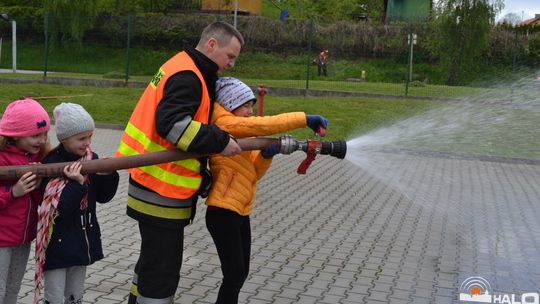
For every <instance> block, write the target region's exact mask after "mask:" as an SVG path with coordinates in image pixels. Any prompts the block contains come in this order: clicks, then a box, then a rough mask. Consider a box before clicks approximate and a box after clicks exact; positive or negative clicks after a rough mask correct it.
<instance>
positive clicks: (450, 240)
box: [18, 128, 540, 304]
mask: <svg viewBox="0 0 540 304" xmlns="http://www.w3.org/2000/svg"><path fill="white" fill-rule="evenodd" d="M120 134H121V132H119V131H114V130H108V129H100V128H98V129H96V132H95V135H94V143H93V147H94V149H95V150H96V151H97V152H98V153H99V154H100V155H101V156H111V155H113V153H114V150H115V149H116V147H117V143H118V141H119V138H120ZM351 151H352V150H351ZM351 153H354V152H351ZM370 157H372V158H373V160H374V161H373V162H371V164H370V165H366V166H362V167H356V166H354V165H352V164H351V163H350V161H349V160H343V161H340V160H336V159H333V158H331V157H324V156H321V157H318V158H317V159H316V160H315V162H314V163H313V165H312V167H310V171H309V172H308V174H307V175H305V176H299V175H297V174H296V173H295V170H294V169H295V168H296V167H297V165H298V163H299V162H300V161H301V160H302V159H303V155H302V153H301V152H297V153H293V154H292V155H288V156H284V155H279V156H276V158H275V160H274V161H273V165H272V167H271V168H270V170H269V171H268V172H267V174H266V175H265V177H264V178H263V179H262V180H261V181H260V182H259V191H258V194H257V200H258V201H257V202H256V204H255V208H254V210H253V213H252V215H251V223H252V239H253V246H252V261H251V271H250V274H249V276H248V279H247V281H246V282H245V284H244V287H243V288H242V291H241V293H240V303H250V304H251V303H301V304H308V303H355V304H356V303H459V301H458V300H457V295H458V292H459V290H458V288H459V286H460V285H461V283H462V282H463V281H464V280H465V279H467V278H468V277H471V276H483V277H484V278H485V279H487V280H488V281H489V282H490V283H491V285H492V287H493V289H494V290H498V291H508V292H515V293H518V292H525V291H533V292H534V291H538V290H540V266H538V265H540V258H539V257H540V245H538V244H540V222H539V221H538V218H540V205H539V204H538V202H540V190H539V189H540V165H539V164H538V163H530V162H519V161H517V162H505V161H485V160H480V159H474V158H471V159H462V158H450V157H441V156H438V155H436V154H422V155H412V154H407V153H382V152H373V153H371V154H370ZM381 164H384V165H381ZM120 173H121V183H120V186H119V189H118V191H117V195H116V196H115V198H114V199H113V201H111V202H110V203H108V204H104V205H100V206H98V219H99V221H100V224H101V227H102V239H103V245H104V252H105V258H104V260H102V261H100V262H98V263H95V264H94V265H92V266H90V267H88V271H87V281H86V283H87V290H86V295H85V303H99V304H102V303H103V304H109V303H110V304H113V303H114V304H117V303H125V302H126V299H127V294H128V291H129V288H130V285H131V284H130V281H131V276H132V271H133V267H134V264H135V263H136V261H137V259H138V250H139V245H140V237H139V236H138V228H137V223H136V221H134V220H132V219H130V218H129V217H127V216H126V215H125V200H126V195H127V174H126V172H125V171H121V172H120ZM314 189H316V191H314ZM204 212H205V207H204V205H203V204H202V203H201V204H200V205H199V207H198V213H197V216H196V218H195V220H194V222H193V224H192V225H190V226H189V227H188V228H186V234H185V235H186V237H185V244H184V246H185V251H184V261H183V267H182V271H181V279H180V283H179V287H178V291H177V294H176V297H175V303H214V301H215V298H216V297H217V288H218V286H219V283H220V282H221V278H222V275H221V270H220V264H219V259H218V257H217V253H216V250H215V246H214V244H213V242H212V239H211V237H210V236H209V234H208V232H207V230H206V227H205V224H204ZM33 263H34V262H33V257H31V259H30V261H29V263H28V267H27V272H26V273H25V276H24V280H23V284H22V287H21V292H20V297H19V302H18V303H19V304H30V303H32V299H33V271H34V268H33V267H34V265H33Z"/></svg>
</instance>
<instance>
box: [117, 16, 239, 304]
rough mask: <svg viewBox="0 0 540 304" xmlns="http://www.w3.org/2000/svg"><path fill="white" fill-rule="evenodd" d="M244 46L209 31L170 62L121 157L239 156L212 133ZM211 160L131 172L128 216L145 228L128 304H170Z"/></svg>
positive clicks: (223, 29) (223, 27) (218, 30)
mask: <svg viewBox="0 0 540 304" xmlns="http://www.w3.org/2000/svg"><path fill="white" fill-rule="evenodd" d="M243 44H244V38H243V37H242V35H241V34H240V32H238V31H237V30H236V29H235V28H234V27H232V26H231V25H229V24H228V23H225V22H214V23H212V24H210V25H208V26H207V27H206V28H205V29H204V30H203V32H202V34H201V39H200V41H199V43H198V45H197V47H196V48H191V47H188V48H186V49H185V50H184V51H182V52H180V53H178V54H176V55H175V56H173V57H172V58H171V59H169V60H168V61H167V62H165V63H164V64H163V65H162V66H161V67H160V68H159V70H158V72H157V73H156V75H155V76H154V78H153V79H152V80H151V81H150V84H149V85H148V87H147V88H146V90H145V91H144V93H143V95H142V96H141V98H140V99H139V102H138V103H137V105H136V107H135V109H134V110H133V114H132V116H131V118H130V120H129V122H128V124H127V126H126V130H125V132H124V134H123V136H122V142H121V143H120V146H119V148H118V151H117V155H118V156H127V155H137V154H142V153H147V152H156V151H161V150H166V149H176V148H179V149H181V150H184V151H187V152H192V153H195V154H212V153H220V154H222V155H224V156H230V155H234V154H237V153H239V152H240V151H241V149H240V146H238V144H237V143H236V142H235V141H234V139H232V137H231V136H229V134H227V133H226V132H224V131H222V130H220V129H219V128H217V127H216V126H214V125H209V124H208V122H209V119H210V115H211V112H212V103H213V102H214V97H215V82H216V80H217V74H218V73H221V72H223V71H224V70H225V69H227V68H231V67H233V66H234V63H235V60H236V58H237V57H238V55H239V54H240V50H241V47H242V45H243ZM205 168H206V160H200V159H187V160H181V161H176V162H171V163H166V164H159V165H153V166H146V167H140V168H133V169H130V170H129V172H130V179H129V188H128V203H127V214H128V216H130V217H132V218H134V219H135V220H137V221H138V223H139V232H140V235H141V251H140V255H139V259H138V261H137V264H136V265H135V271H134V272H135V274H134V276H133V281H132V282H133V284H132V288H131V292H130V296H129V301H128V303H139V304H149V303H151V304H162V303H163V304H169V303H173V299H174V294H175V292H176V289H177V287H178V282H179V279H180V268H181V266H182V253H183V242H184V227H185V226H186V225H188V224H189V223H190V221H191V220H192V219H193V216H194V215H195V205H196V202H197V197H198V190H199V188H200V185H201V182H202V181H203V178H202V176H201V169H205Z"/></svg>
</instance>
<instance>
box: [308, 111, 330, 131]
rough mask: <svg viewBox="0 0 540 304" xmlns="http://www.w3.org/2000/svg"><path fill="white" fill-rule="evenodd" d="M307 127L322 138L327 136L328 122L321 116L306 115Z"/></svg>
mask: <svg viewBox="0 0 540 304" xmlns="http://www.w3.org/2000/svg"><path fill="white" fill-rule="evenodd" d="M306 123H307V126H308V127H309V128H310V129H311V130H313V131H314V132H315V133H317V134H319V135H320V136H325V135H326V128H327V127H328V120H327V119H326V118H324V117H322V116H321V115H306Z"/></svg>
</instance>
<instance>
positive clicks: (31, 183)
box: [11, 172, 37, 198]
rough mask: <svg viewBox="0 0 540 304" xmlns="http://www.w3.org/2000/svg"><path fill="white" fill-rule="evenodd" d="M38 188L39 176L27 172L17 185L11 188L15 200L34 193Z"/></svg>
mask: <svg viewBox="0 0 540 304" xmlns="http://www.w3.org/2000/svg"><path fill="white" fill-rule="evenodd" d="M36 186H37V176H36V175H35V174H34V173H32V172H26V173H25V174H23V175H22V176H21V178H19V180H18V181H17V183H16V184H15V185H13V188H11V196H13V198H17V197H21V196H23V195H25V194H26V193H28V192H30V191H33V190H34V189H36Z"/></svg>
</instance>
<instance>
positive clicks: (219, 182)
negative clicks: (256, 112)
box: [206, 103, 306, 215]
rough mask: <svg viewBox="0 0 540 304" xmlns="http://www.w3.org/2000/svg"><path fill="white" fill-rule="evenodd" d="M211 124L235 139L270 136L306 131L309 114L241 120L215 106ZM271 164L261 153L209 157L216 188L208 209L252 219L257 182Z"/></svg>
mask: <svg viewBox="0 0 540 304" xmlns="http://www.w3.org/2000/svg"><path fill="white" fill-rule="evenodd" d="M211 123H213V124H214V123H215V124H216V125H217V126H218V127H219V128H220V129H222V130H224V131H226V132H228V133H229V134H231V135H233V136H235V137H239V138H241V137H253V136H268V135H272V134H276V133H281V132H286V131H290V130H293V129H297V128H304V127H306V114H305V113H303V112H291V113H284V114H279V115H274V116H260V117H257V116H253V117H239V116H234V115H233V114H232V113H230V112H228V111H227V110H225V109H224V108H223V107H222V106H221V105H219V104H217V103H216V104H215V105H214V112H213V114H212V120H211ZM271 162H272V160H271V159H264V158H263V157H262V156H261V153H260V151H246V152H242V153H240V154H237V155H235V156H231V157H224V156H221V155H218V154H217V155H213V156H211V157H210V170H211V171H212V179H213V184H212V188H211V190H210V194H209V195H208V198H207V199H206V204H207V205H208V206H215V207H219V208H223V209H228V210H232V211H234V212H236V213H238V214H240V215H249V214H250V213H251V209H252V208H253V202H254V201H255V193H256V191H257V181H258V180H259V179H260V178H261V177H263V175H264V174H265V173H266V170H267V169H268V168H269V167H270V164H271Z"/></svg>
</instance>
